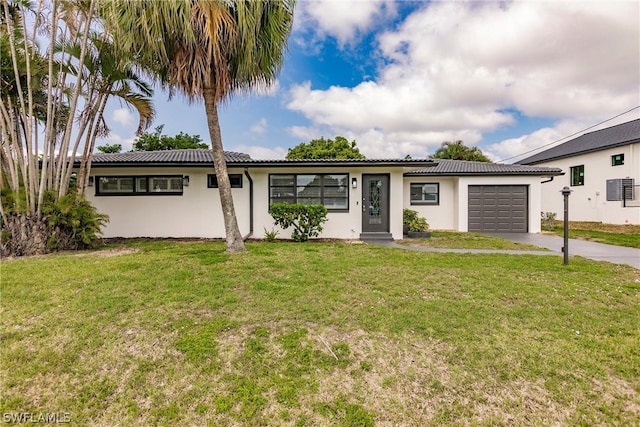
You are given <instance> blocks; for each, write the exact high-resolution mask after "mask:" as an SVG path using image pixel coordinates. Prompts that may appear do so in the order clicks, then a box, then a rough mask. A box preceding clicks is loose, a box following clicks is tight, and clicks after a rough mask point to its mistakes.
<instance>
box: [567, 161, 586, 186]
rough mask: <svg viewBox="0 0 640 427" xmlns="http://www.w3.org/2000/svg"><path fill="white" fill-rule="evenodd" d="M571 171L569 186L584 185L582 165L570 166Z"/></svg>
mask: <svg viewBox="0 0 640 427" xmlns="http://www.w3.org/2000/svg"><path fill="white" fill-rule="evenodd" d="M570 172H571V186H572V187H575V186H578V185H584V165H580V166H572V167H571V169H570Z"/></svg>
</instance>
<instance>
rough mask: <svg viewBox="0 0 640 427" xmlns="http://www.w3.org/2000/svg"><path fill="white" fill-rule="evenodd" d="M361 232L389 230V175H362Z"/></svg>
mask: <svg viewBox="0 0 640 427" xmlns="http://www.w3.org/2000/svg"><path fill="white" fill-rule="evenodd" d="M362 232H363V233H367V232H368V233H388V232H389V175H362Z"/></svg>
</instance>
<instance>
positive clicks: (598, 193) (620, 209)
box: [517, 119, 640, 224]
mask: <svg viewBox="0 0 640 427" xmlns="http://www.w3.org/2000/svg"><path fill="white" fill-rule="evenodd" d="M517 164H520V165H535V166H545V167H554V168H560V169H562V170H563V171H564V172H565V175H564V176H563V177H561V178H558V179H556V180H554V181H552V182H549V183H546V184H544V185H543V187H542V188H543V190H542V191H543V196H542V211H543V212H555V213H556V214H557V215H558V218H560V217H562V214H563V210H564V208H563V201H562V196H560V195H559V194H560V193H559V191H560V190H561V189H562V187H564V186H569V187H570V188H571V190H572V194H571V196H570V197H569V219H570V220H572V221H595V222H603V223H608V224H640V119H636V120H632V121H630V122H626V123H622V124H619V125H616V126H611V127H608V128H606V129H602V130H598V131H595V132H589V133H585V134H584V135H582V136H579V137H577V138H575V139H572V140H570V141H567V142H565V143H563V144H560V145H558V146H555V147H553V148H550V149H548V150H545V151H542V152H540V153H538V154H535V155H533V156H531V157H528V158H526V159H524V160H520V161H519V162H517Z"/></svg>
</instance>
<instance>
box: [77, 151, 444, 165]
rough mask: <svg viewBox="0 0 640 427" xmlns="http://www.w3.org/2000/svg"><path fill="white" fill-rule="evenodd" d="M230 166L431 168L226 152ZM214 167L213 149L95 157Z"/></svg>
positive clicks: (96, 158) (96, 161) (98, 161)
mask: <svg viewBox="0 0 640 427" xmlns="http://www.w3.org/2000/svg"><path fill="white" fill-rule="evenodd" d="M225 156H226V160H227V164H228V165H229V166H251V167H284V166H289V167H318V166H327V165H331V166H342V167H345V166H357V165H360V166H386V165H394V166H425V167H426V166H428V165H430V164H434V162H433V161H432V160H428V159H415V160H414V159H328V160H256V159H252V158H251V156H249V155H248V154H244V153H236V152H232V151H225ZM76 162H79V161H76ZM212 164H213V156H212V154H211V150H210V149H191V150H166V151H133V152H129V153H114V154H102V153H99V154H94V155H93V161H92V165H93V166H96V167H98V166H109V167H116V166H124V167H127V166H129V167H130V166H209V165H212Z"/></svg>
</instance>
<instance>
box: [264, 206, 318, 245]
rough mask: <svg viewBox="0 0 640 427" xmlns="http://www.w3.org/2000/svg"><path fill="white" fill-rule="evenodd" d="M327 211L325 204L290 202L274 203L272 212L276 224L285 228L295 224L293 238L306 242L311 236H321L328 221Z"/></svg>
mask: <svg viewBox="0 0 640 427" xmlns="http://www.w3.org/2000/svg"><path fill="white" fill-rule="evenodd" d="M327 213H328V212H327V208H326V207H324V206H323V205H302V204H290V203H274V204H272V205H271V212H270V214H271V216H272V217H273V219H274V221H275V223H276V225H279V226H280V227H282V228H284V229H287V228H289V227H291V226H293V233H292V234H291V238H292V239H293V240H295V241H296V242H306V241H307V240H309V237H317V236H319V235H320V233H321V232H322V224H323V223H325V222H326V221H327Z"/></svg>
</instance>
